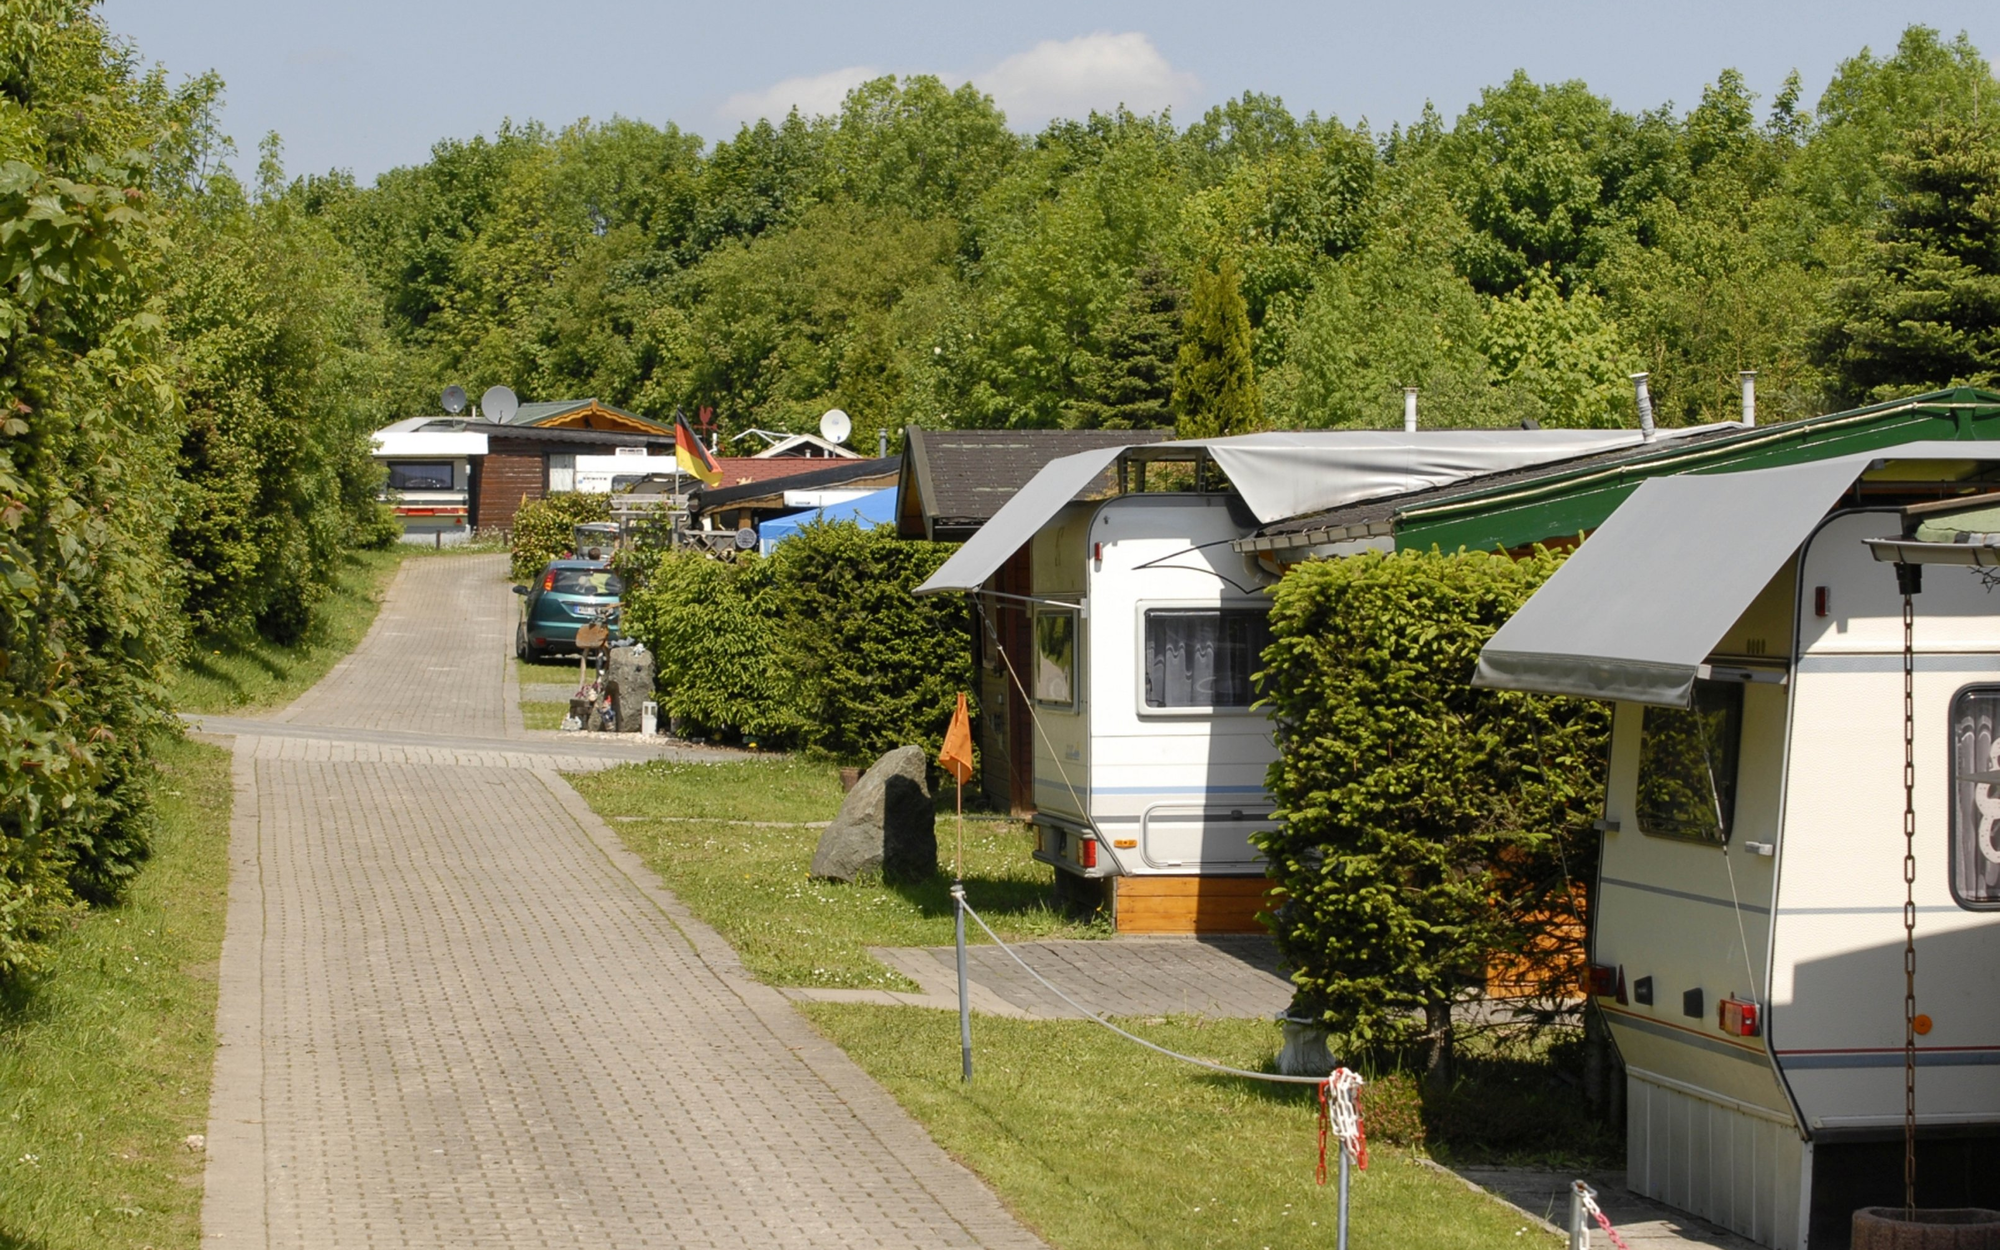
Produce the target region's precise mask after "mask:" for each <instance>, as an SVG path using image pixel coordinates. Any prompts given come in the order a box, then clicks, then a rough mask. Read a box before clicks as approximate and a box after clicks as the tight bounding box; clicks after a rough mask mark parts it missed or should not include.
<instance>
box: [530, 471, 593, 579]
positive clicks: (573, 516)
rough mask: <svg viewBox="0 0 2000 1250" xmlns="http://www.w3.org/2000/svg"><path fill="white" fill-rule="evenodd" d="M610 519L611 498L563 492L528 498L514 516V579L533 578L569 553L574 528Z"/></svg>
mask: <svg viewBox="0 0 2000 1250" xmlns="http://www.w3.org/2000/svg"><path fill="white" fill-rule="evenodd" d="M610 519H611V496H609V495H585V494H579V493H574V492H563V493H560V494H555V495H544V496H542V497H541V498H540V499H530V500H529V501H528V502H526V503H524V504H522V505H521V509H520V511H518V512H516V513H515V514H514V546H513V551H514V576H515V578H516V579H525V578H529V577H533V576H534V575H535V574H536V573H538V572H540V571H541V568H542V566H543V565H545V564H547V563H548V562H549V561H551V560H555V559H560V558H561V557H562V556H564V555H566V554H568V553H569V550H570V547H571V542H570V539H571V536H572V534H573V532H574V531H575V529H576V527H577V526H579V525H582V524H584V523H585V522H587V521H609V520H610Z"/></svg>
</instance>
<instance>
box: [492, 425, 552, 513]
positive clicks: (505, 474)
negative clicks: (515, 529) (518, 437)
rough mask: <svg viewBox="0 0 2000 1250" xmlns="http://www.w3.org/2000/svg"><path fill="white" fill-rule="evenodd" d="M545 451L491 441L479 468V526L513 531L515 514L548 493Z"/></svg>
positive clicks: (534, 446) (525, 445)
mask: <svg viewBox="0 0 2000 1250" xmlns="http://www.w3.org/2000/svg"><path fill="white" fill-rule="evenodd" d="M547 481H548V477H547V470H546V469H545V468H544V465H543V461H542V449H541V448H540V447H539V446H537V445H536V444H534V443H529V442H525V441H520V442H517V441H514V440H510V439H498V438H496V439H491V440H489V441H488V443H487V447H486V459H485V461H484V462H483V463H482V464H481V465H480V466H479V502H478V505H477V506H478V509H479V523H480V524H481V525H488V526H498V527H501V528H503V529H504V528H511V527H512V526H513V524H514V514H515V513H516V512H519V511H520V510H521V505H522V504H524V503H526V502H527V501H528V500H530V499H540V498H541V497H542V496H543V495H544V494H545V493H547V488H546V483H547Z"/></svg>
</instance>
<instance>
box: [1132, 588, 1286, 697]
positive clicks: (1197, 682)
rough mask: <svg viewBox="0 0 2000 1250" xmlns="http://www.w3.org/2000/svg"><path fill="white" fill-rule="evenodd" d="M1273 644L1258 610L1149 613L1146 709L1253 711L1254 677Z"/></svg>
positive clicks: (1269, 630)
mask: <svg viewBox="0 0 2000 1250" xmlns="http://www.w3.org/2000/svg"><path fill="white" fill-rule="evenodd" d="M1270 643H1271V627H1270V624H1269V623H1268V622H1267V621H1266V619H1265V616H1264V613H1263V612H1262V611H1260V610H1257V609H1254V608H1253V609H1249V610H1244V609H1233V610H1230V611H1226V612H1225V611H1222V610H1220V609H1212V610H1204V609H1180V608H1175V609H1172V610H1161V611H1151V612H1148V613H1146V706H1147V707H1159V708H1175V707H1189V708H1196V707H1249V706H1250V702H1251V700H1252V699H1254V698H1255V697H1256V693H1255V692H1254V691H1253V690H1251V688H1250V675H1251V674H1252V673H1254V672H1256V671H1257V657H1258V656H1260V655H1262V654H1263V653H1264V648H1265V647H1267V646H1269V645H1270Z"/></svg>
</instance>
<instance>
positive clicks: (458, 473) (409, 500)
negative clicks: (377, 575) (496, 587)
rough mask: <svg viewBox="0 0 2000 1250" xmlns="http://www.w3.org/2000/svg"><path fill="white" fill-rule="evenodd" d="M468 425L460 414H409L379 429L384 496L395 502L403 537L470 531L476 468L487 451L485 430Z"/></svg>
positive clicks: (458, 538)
mask: <svg viewBox="0 0 2000 1250" xmlns="http://www.w3.org/2000/svg"><path fill="white" fill-rule="evenodd" d="M470 424H472V425H482V424H483V423H480V422H472V423H470ZM467 425H468V422H467V421H466V420H465V419H463V418H459V417H409V418H406V419H405V420H402V421H398V422H396V423H394V424H393V425H386V426H384V427H382V428H381V429H379V430H377V431H375V435H374V443H375V459H376V461H377V462H378V463H380V464H381V465H382V466H383V467H384V468H385V469H386V470H387V476H386V479H385V480H384V482H383V489H382V493H381V494H380V496H379V498H380V499H381V500H382V501H383V502H384V503H388V504H391V505H392V506H393V507H394V508H395V511H396V518H397V520H399V521H400V522H402V526H403V541H405V542H424V543H430V542H436V543H440V544H443V543H458V542H464V541H465V540H466V538H467V537H468V536H469V534H470V531H469V529H468V528H467V524H466V522H467V520H468V518H469V516H470V508H471V502H470V501H471V499H472V472H473V466H474V465H476V464H477V463H478V462H479V461H480V459H481V458H482V457H484V456H485V455H486V432H485V430H484V429H468V428H467Z"/></svg>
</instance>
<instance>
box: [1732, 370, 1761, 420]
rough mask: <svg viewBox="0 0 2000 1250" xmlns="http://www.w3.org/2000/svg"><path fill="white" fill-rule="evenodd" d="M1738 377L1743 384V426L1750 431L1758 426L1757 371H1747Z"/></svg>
mask: <svg viewBox="0 0 2000 1250" xmlns="http://www.w3.org/2000/svg"><path fill="white" fill-rule="evenodd" d="M1736 377H1737V379H1738V380H1740V381H1741V382H1742V383H1743V425H1744V428H1746V429H1748V428H1750V427H1752V426H1754V425H1756V424H1757V371H1756V370H1755V369H1745V370H1744V371H1743V372H1741V373H1739V374H1737V375H1736Z"/></svg>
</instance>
